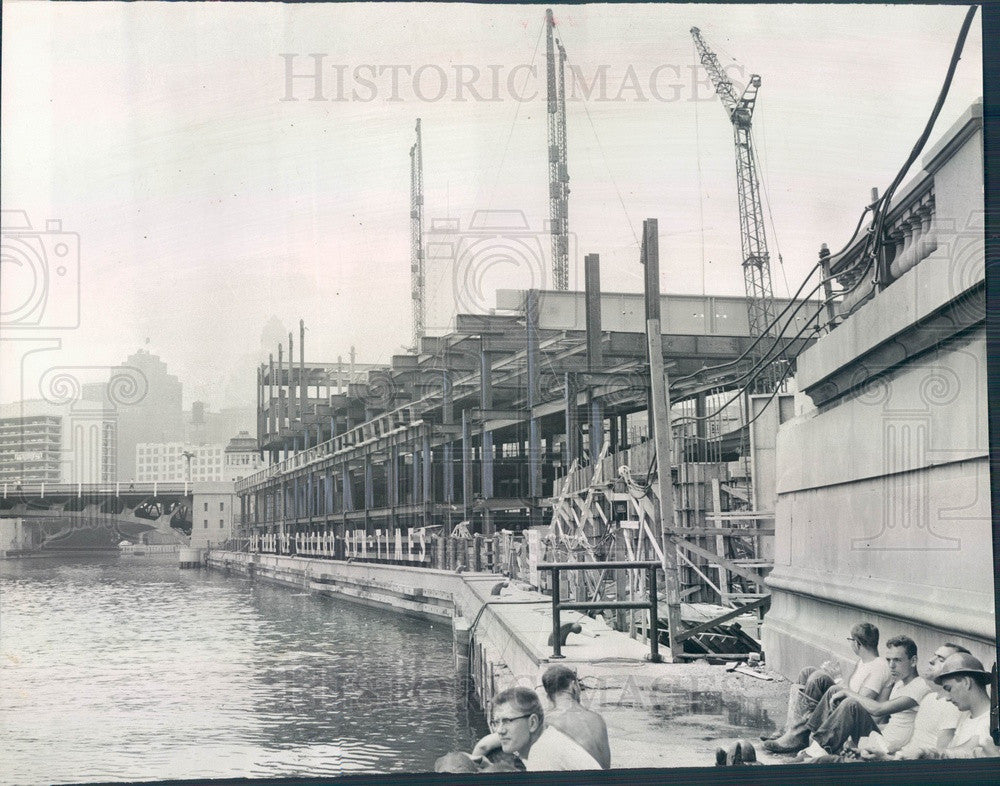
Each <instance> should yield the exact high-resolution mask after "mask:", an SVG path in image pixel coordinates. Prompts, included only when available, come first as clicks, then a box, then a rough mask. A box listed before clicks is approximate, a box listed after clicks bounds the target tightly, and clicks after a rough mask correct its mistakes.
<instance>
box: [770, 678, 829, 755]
mask: <svg viewBox="0 0 1000 786" xmlns="http://www.w3.org/2000/svg"><path fill="white" fill-rule="evenodd" d="M833 684H834V682H833V677H831V676H830V674H829V673H827V672H826V671H824V670H823V669H817V668H815V667H814V666H807V667H806V668H804V669H802V671H800V672H799V676H798V678H797V679H796V680H795V683H794V684H793V685H792V686H791V690H790V691H789V696H788V717H787V718H786V719H785V734H784V736H783V738H782V740H783V741H784V742H785V743H789V742H790V741H791V740H792V739H793V738H795V737H797V736H800V735H803V734H806V733H808V728H807V725H806V724H807V722H808V721H809V719H810V718H811V717H812V715H813V713H814V712H815V711H816V710H817V708H818V707H819V706H820V704H821V703H822V699H823V697H824V696H825V695H826V693H827V691H829V690H830V688H831V687H832V686H833ZM824 717H825V716H824Z"/></svg>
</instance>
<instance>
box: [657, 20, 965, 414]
mask: <svg viewBox="0 0 1000 786" xmlns="http://www.w3.org/2000/svg"><path fill="white" fill-rule="evenodd" d="M975 12H976V7H975V6H972V7H970V9H969V11H968V12H967V14H966V17H965V20H964V22H963V24H962V28H961V30H960V31H959V35H958V39H957V40H956V42H955V47H954V50H953V52H952V57H951V61H950V63H949V67H948V71H947V73H946V75H945V80H944V83H943V84H942V86H941V90H940V91H939V93H938V97H937V100H936V101H935V104H934V108H933V110H932V112H931V115H930V117H929V118H928V120H927V123H926V124H925V126H924V130H923V132H922V133H921V135H920V137H919V138H918V139H917V141H916V143H915V144H914V146H913V149H912V150H911V151H910V154H909V155H908V156H907V159H906V161H905V163H904V164H903V166H902V167H901V168H900V170H899V171H898V172H897V174H896V176H895V177H894V178H893V181H892V183H891V184H890V186H889V188H887V189H886V191H885V193H884V194H883V195H882V196H881V198H880V199H879V200H878V201H877V202H875V203H874V204H873V205H869V206H868V207H866V208H865V209H864V210H863V211H862V213H861V217H860V218H859V220H858V224H857V226H856V227H855V230H854V233H853V234H852V236H851V239H850V240H849V241H848V242H847V244H846V245H845V246H844V248H843V249H842V250H841V251H838V252H837V254H834V255H832V256H831V259H834V258H836V257H837V256H840V255H841V254H843V253H844V252H846V251H847V250H848V249H849V248H850V246H851V244H852V243H853V242H854V238H856V237H857V235H858V233H859V232H860V230H861V226H862V225H863V222H864V217H865V215H866V214H867V213H868V211H869V210H874V211H875V215H874V216H873V218H872V223H871V226H870V227H869V231H868V235H867V237H866V238H865V246H864V248H863V250H862V253H861V254H860V255H859V258H858V260H857V261H856V262H855V263H854V264H853V265H852V266H851V267H850V268H847V269H845V270H842V271H838V273H837V275H836V276H834V275H832V274H831V275H830V276H828V277H826V278H824V279H821V281H820V283H819V284H817V285H816V287H814V288H813V290H812V291H811V292H810V294H809V295H807V298H808V297H810V296H811V295H812V294H813V293H815V292H816V291H817V290H818V289H819V287H820V286H822V285H823V284H825V283H827V282H829V281H831V280H833V279H834V278H837V277H841V276H843V275H844V273H846V272H850V271H851V270H853V268H854V267H856V266H857V265H858V264H861V263H862V261H864V265H865V269H864V270H863V271H862V272H861V273H860V274H859V276H858V279H857V281H856V282H855V283H854V284H853V285H852V286H851V287H849V288H848V289H843V290H840V291H838V292H835V293H834V294H833V296H832V297H830V298H827V299H825V300H823V301H821V302H820V310H821V309H822V308H823V307H825V306H826V305H827V304H829V302H831V301H832V300H834V299H836V298H838V297H843V296H844V295H846V294H850V293H852V292H853V291H854V290H855V289H857V288H858V287H859V286H860V285H861V283H862V282H863V281H864V280H865V277H866V276H867V275H868V271H869V270H870V269H871V267H872V265H873V264H874V260H875V257H874V256H873V254H872V251H871V248H870V246H871V245H872V244H873V243H877V242H879V238H880V237H881V235H882V233H883V231H884V223H885V217H886V214H887V212H888V205H889V204H890V202H891V199H892V196H893V195H894V193H895V190H896V188H897V187H898V186H899V184H900V182H902V180H903V178H904V177H905V175H906V172H907V171H908V170H909V168H910V167H911V166H912V164H913V162H914V161H915V160H916V158H917V156H918V155H919V154H920V151H921V150H922V149H923V148H924V146H925V145H926V143H927V139H928V138H929V137H930V134H931V131H932V129H933V126H934V123H935V122H936V120H937V117H938V115H939V114H940V112H941V108H942V107H943V105H944V101H945V99H946V98H947V95H948V91H949V89H950V87H951V82H952V79H953V77H954V74H955V69H956V68H957V66H958V61H959V60H960V59H961V53H962V49H963V47H964V45H965V39H966V37H967V36H968V32H969V28H970V27H971V25H972V19H973V18H974V16H975ZM819 267H820V265H819V263H817V264H816V265H814V266H813V268H812V269H811V270H810V271H809V273H808V274H807V275H806V278H805V279H804V280H803V282H802V284H801V285H800V286H799V289H798V290H797V291H796V293H795V295H793V296H792V298H791V300H790V301H789V303H788V305H786V306H785V308H784V309H782V311H781V312H780V313H779V314H778V316H777V317H775V319H774V320H773V321H772V322H771V323H770V324H769V325H768V326H767V328H766V329H765V330H764V331H763V333H762V335H761V336H759V337H758V338H757V339H755V340H754V341H753V342H752V343H751V345H750V346H749V347H748V348H747V350H746V352H744V353H743V354H742V355H740V357H739V358H737V359H736V360H734V361H730V362H728V363H721V364H718V365H716V366H708V367H706V368H703V369H699V370H698V371H696V372H694V373H692V374H688V375H686V376H684V377H678V378H677V379H676V380H675V382H679V381H681V380H686V379H691V378H694V377H697V376H698V375H701V374H704V373H706V372H708V371H717V370H719V369H722V368H728V367H731V366H733V365H735V364H737V363H739V362H740V361H742V360H743V359H745V358H746V356H747V355H749V353H750V352H751V351H752V350H753V349H754V347H756V345H757V344H758V343H759V341H760V340H761V339H763V338H765V337H767V334H768V333H769V332H770V330H771V328H772V327H774V325H776V324H777V322H778V321H779V320H780V319H781V318H782V317H783V316H784V314H785V313H786V312H787V311H788V309H789V308H791V306H792V304H793V303H794V302H795V299H796V298H798V296H799V295H800V294H801V292H802V290H803V289H804V288H805V285H806V283H808V281H809V279H810V278H811V277H812V276H813V274H814V273H815V272H816V270H817V269H818V268H819ZM875 286H877V284H876V283H875V282H874V281H873V284H872V288H873V289H874V287H875ZM863 300H864V298H862V299H861V300H859V302H858V303H855V304H854V306H852V308H851V309H850V310H849V311H848V312H847V313H846V314H842V315H841V317H842V318H846V317H847V316H849V315H850V314H851V313H853V311H854V310H856V309H857V307H858V306H859V305H860V303H861V302H863ZM806 302H808V301H807V300H803V301H802V303H801V304H800V305H799V306H797V307H796V309H795V311H794V312H793V314H792V316H794V315H795V314H796V313H798V311H799V310H800V309H801V307H802V305H804V304H805V303H806ZM819 313H820V311H819V310H818V311H817V314H815V315H813V317H810V318H809V319H808V320H807V321H806V323H805V324H806V326H808V325H809V324H810V323H811V322H812V320H813V319H815V318H816V317H817V316H818V315H819ZM790 324H791V319H789V320H786V323H785V325H784V326H783V327H782V329H781V332H780V333H779V334H778V336H777V337H775V341H774V343H773V344H772V346H771V347H770V348H769V349H768V350H767V352H765V353H764V358H767V357H768V356H769V355H770V354H771V352H772V351H773V350H774V348H775V347H776V346H777V344H778V343H779V342H780V340H781V338H782V337H783V335H784V333H785V331H786V330H787V328H788V326H789V325H790ZM801 332H802V331H800V334H801ZM798 354H799V353H796V355H795V357H798ZM792 359H793V360H794V358H792ZM760 365H761V363H758V364H757V366H760ZM752 370H753V369H751V371H752ZM744 376H746V375H744ZM755 377H756V375H754V377H751V379H753V378H755ZM741 378H742V377H741ZM715 414H717V413H715Z"/></svg>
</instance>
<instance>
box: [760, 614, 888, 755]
mask: <svg viewBox="0 0 1000 786" xmlns="http://www.w3.org/2000/svg"><path fill="white" fill-rule="evenodd" d="M848 640H849V641H850V642H851V649H852V650H853V652H854V654H855V655H856V656H857V658H858V660H857V663H856V664H855V666H854V671H853V672H852V673H851V676H850V677H849V678H848V681H847V688H848V690H850V691H851V692H853V693H856V694H859V695H861V696H864V697H866V698H869V699H877V698H879V697H881V696H882V695H883V692H885V694H886V695H888V690H887V688H888V687H889V686H891V684H892V678H891V676H890V675H889V665H888V664H887V663H886V662H885V659H883V658H880V657H879V654H878V640H879V631H878V628H877V627H875V626H874V625H872V624H871V623H870V622H859V623H858V624H857V625H855V626H854V627H853V628H851V635H850V636H848ZM842 682H843V680H842V678H841V677H840V668H839V666H838V664H836V663H835V662H832V661H827V662H826V663H824V664H823V666H822V667H821V668H818V669H817V668H814V667H812V666H810V667H807V668H804V669H803V670H802V671H801V672H800V673H799V677H798V679H797V680H796V681H795V684H794V685H792V688H791V693H790V696H789V700H788V716H787V718H786V721H785V728H784V730H783V731H782V732H781V733H780V734H779V735H778V736H777V737H774V738H771V739H767V740H766V741H765V742H764V748H765V749H766V750H769V751H771V752H772V753H797V752H798V751H800V750H802V749H803V748H805V747H806V746H807V745H808V744H809V732H810V731H811V730H814V729H817V728H819V726H820V725H821V724H822V723H823V721H824V720H826V718H827V717H828V716H829V715H830V714H831V713H832V712H833V710H834V709H835V708H836V705H837V704H839V703H840V700H841V699H842V698H843V695H844V694H843V693H842V691H840V690H839V689H838V686H839V685H840V684H841V683H842Z"/></svg>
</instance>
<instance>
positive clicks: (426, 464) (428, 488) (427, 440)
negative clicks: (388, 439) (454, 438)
mask: <svg viewBox="0 0 1000 786" xmlns="http://www.w3.org/2000/svg"><path fill="white" fill-rule="evenodd" d="M423 449H424V460H423V470H424V471H423V487H424V491H423V495H422V497H423V503H424V526H425V527H429V526H430V525H431V524H433V522H432V521H431V505H432V503H433V501H434V489H433V486H432V484H431V466H432V464H431V435H430V432H429V431H427V430H426V429H425V430H424V436H423Z"/></svg>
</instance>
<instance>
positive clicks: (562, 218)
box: [545, 8, 569, 290]
mask: <svg viewBox="0 0 1000 786" xmlns="http://www.w3.org/2000/svg"><path fill="white" fill-rule="evenodd" d="M545 34H546V35H545V63H546V75H547V81H546V85H547V95H548V107H547V109H548V111H547V113H546V118H547V127H548V142H549V225H550V231H551V233H552V278H553V283H554V286H555V288H556V289H558V290H567V289H569V171H568V169H567V166H566V50H565V49H563V45H562V41H560V40H559V39H557V38H556V37H555V20H554V19H553V18H552V9H551V8H549V9H547V10H546V11H545ZM557 49H558V52H557Z"/></svg>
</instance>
